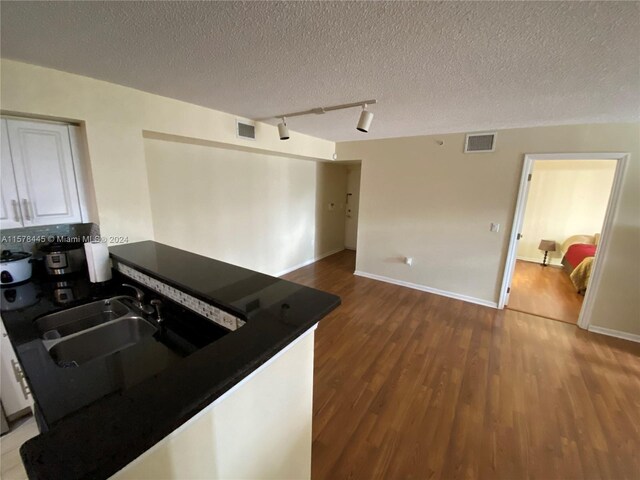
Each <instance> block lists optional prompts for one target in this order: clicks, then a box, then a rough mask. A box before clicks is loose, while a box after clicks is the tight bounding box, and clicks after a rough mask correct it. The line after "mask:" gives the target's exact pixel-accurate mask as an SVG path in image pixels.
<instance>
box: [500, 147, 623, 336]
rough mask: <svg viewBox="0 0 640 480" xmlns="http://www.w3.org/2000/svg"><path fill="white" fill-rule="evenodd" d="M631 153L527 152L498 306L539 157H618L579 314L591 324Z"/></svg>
mask: <svg viewBox="0 0 640 480" xmlns="http://www.w3.org/2000/svg"><path fill="white" fill-rule="evenodd" d="M628 158H629V154H628V153H624V152H608V153H532V154H525V156H524V164H523V167H522V176H521V177H520V188H519V190H518V197H517V201H516V211H515V213H514V216H513V224H512V227H511V236H510V238H509V248H508V250H507V258H506V260H505V267H504V275H503V279H502V287H501V288H500V297H499V300H498V308H499V309H503V308H505V305H506V303H507V299H508V293H507V290H508V288H509V286H510V285H511V281H512V279H513V271H514V269H515V265H516V256H517V250H518V248H517V247H518V234H519V233H520V232H521V230H522V223H523V221H524V213H525V208H526V206H527V199H528V196H529V184H530V182H529V175H530V174H531V171H532V169H533V164H534V162H536V161H539V160H616V161H617V163H616V171H615V174H614V177H613V185H612V186H611V193H610V194H609V202H608V204H607V211H606V213H605V216H604V222H603V224H602V231H601V232H600V242H599V243H598V252H597V253H596V255H595V258H594V260H593V267H592V270H591V278H590V280H589V288H587V291H586V293H585V296H584V300H583V302H582V309H581V310H580V316H579V317H578V326H579V327H580V328H585V329H586V328H588V327H589V325H590V323H591V314H592V312H593V300H594V292H597V291H598V287H599V286H600V281H601V277H602V264H603V263H604V259H605V258H606V257H607V253H608V251H609V242H610V238H611V230H612V228H611V227H612V226H613V219H614V218H615V214H616V211H617V210H618V205H619V203H620V193H621V191H622V180H623V178H624V173H625V171H626V168H627V163H628Z"/></svg>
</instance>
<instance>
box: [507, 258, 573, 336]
mask: <svg viewBox="0 0 640 480" xmlns="http://www.w3.org/2000/svg"><path fill="white" fill-rule="evenodd" d="M583 299H584V296H582V295H580V294H579V293H577V292H576V289H575V287H574V286H573V283H571V279H570V278H569V275H568V274H567V272H565V271H564V270H563V269H562V268H560V267H557V266H554V265H548V266H546V267H543V266H542V265H541V264H539V263H533V262H525V261H523V260H517V261H516V266H515V269H514V271H513V280H512V281H511V293H510V295H509V304H508V305H507V308H508V309H510V310H515V311H518V312H524V313H530V314H532V315H537V316H540V317H546V318H551V319H553V320H560V321H561V322H567V323H573V324H575V323H578V316H579V315H580V309H581V308H582V300H583Z"/></svg>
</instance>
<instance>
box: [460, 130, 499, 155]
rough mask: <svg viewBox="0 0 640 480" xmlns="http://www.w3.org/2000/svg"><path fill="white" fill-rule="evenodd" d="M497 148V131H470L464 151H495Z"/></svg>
mask: <svg viewBox="0 0 640 480" xmlns="http://www.w3.org/2000/svg"><path fill="white" fill-rule="evenodd" d="M495 149H496V134H495V132H492V133H469V134H467V138H466V139H465V142H464V153H478V152H493V151H494V150H495Z"/></svg>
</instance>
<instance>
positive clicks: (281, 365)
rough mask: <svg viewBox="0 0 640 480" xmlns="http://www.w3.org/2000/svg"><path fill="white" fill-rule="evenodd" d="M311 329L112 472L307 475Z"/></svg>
mask: <svg viewBox="0 0 640 480" xmlns="http://www.w3.org/2000/svg"><path fill="white" fill-rule="evenodd" d="M313 339H314V335H313V332H311V333H309V334H306V335H305V336H304V337H302V338H301V339H299V341H297V343H295V344H293V345H292V346H291V348H289V349H288V350H287V351H286V352H284V353H283V354H282V355H281V356H279V357H278V358H276V359H274V360H273V361H271V362H270V363H267V364H265V365H264V366H262V367H260V369H259V370H257V371H256V372H255V374H254V375H253V376H252V377H250V378H248V379H247V380H246V381H244V382H243V383H241V384H240V385H239V386H238V387H236V388H235V389H234V390H232V391H230V392H229V393H228V394H226V395H225V396H224V397H223V398H221V399H219V400H217V401H215V402H214V403H213V404H211V405H210V406H209V407H207V408H205V410H203V411H202V412H201V413H200V414H199V415H197V416H195V417H194V418H192V419H191V420H189V421H188V422H187V423H186V424H184V425H183V426H182V427H180V428H178V429H177V430H176V431H174V432H172V433H171V434H169V435H168V436H167V437H165V438H164V439H162V440H161V441H160V442H158V443H157V444H156V445H154V446H153V447H152V448H151V449H149V450H148V451H147V452H145V453H144V454H143V455H141V456H140V457H138V458H137V459H136V460H134V461H133V462H131V463H130V464H129V465H127V466H125V467H124V468H123V469H122V470H120V471H119V472H117V473H116V474H115V475H113V476H112V477H111V478H112V479H132V480H146V479H148V480H157V479H161V478H162V479H176V480H177V479H180V480H182V479H220V480H229V479H243V480H248V479H254V480H257V479H272V480H282V479H290V480H297V479H300V480H302V479H309V478H310V477H311V422H312V400H313V395H312V394H313Z"/></svg>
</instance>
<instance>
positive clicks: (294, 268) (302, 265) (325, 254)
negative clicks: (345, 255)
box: [274, 248, 344, 277]
mask: <svg viewBox="0 0 640 480" xmlns="http://www.w3.org/2000/svg"><path fill="white" fill-rule="evenodd" d="M343 250H344V248H336V249H335V250H331V251H330V252H327V253H322V254H320V255H318V256H317V257H315V258H311V259H309V260H305V261H304V262H302V263H299V264H298V265H294V266H293V267H291V268H287V269H286V270H282V271H281V272H278V273H276V274H275V275H274V277H281V276H282V275H286V274H287V273H291V272H293V271H294V270H298V269H299V268H302V267H306V266H307V265H311V264H312V263H315V262H317V261H318V260H322V259H323V258H327V257H330V256H331V255H334V254H336V253H338V252H341V251H343Z"/></svg>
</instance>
